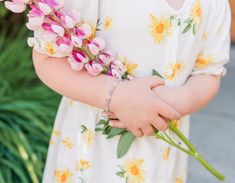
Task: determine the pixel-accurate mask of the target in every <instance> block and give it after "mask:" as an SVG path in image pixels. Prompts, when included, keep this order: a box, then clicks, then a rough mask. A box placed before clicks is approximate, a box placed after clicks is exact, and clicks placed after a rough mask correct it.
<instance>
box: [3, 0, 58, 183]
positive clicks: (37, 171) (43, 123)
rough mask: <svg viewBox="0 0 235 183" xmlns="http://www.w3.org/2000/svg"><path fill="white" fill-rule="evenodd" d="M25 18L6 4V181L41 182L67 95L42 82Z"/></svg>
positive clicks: (4, 108) (4, 175)
mask: <svg viewBox="0 0 235 183" xmlns="http://www.w3.org/2000/svg"><path fill="white" fill-rule="evenodd" d="M24 20H25V16H24V15H17V16H15V15H12V14H11V13H9V12H8V11H5V10H4V8H3V6H2V4H1V2H0V183H39V182H41V178H42V173H43V168H44V164H45V159H46V154H47V150H48V144H49V139H50V134H51V131H52V127H53V123H54V118H55V114H56V111H57V108H58V105H59V101H60V98H61V96H59V95H57V94H56V93H55V92H53V91H52V90H50V89H49V88H47V87H46V86H45V85H43V84H42V83H41V82H40V81H39V79H38V78H37V76H36V74H35V71H34V68H33V65H32V57H31V52H32V49H31V48H29V47H28V46H27V37H28V36H30V34H32V33H30V32H28V31H27V30H26V28H25V24H24Z"/></svg>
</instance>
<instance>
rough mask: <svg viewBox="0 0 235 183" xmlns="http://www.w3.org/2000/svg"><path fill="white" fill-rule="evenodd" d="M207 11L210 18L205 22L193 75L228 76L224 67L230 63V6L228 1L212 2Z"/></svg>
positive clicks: (214, 0)
mask: <svg viewBox="0 0 235 183" xmlns="http://www.w3.org/2000/svg"><path fill="white" fill-rule="evenodd" d="M204 11H205V9H204ZM206 11H207V12H206V13H207V14H208V16H207V17H208V18H207V19H206V20H205V21H206V22H204V23H205V29H204V32H203V35H202V38H201V39H202V40H201V42H202V43H201V45H202V46H201V50H200V52H199V53H198V55H197V58H196V60H195V64H194V68H193V71H192V72H191V74H192V75H196V74H211V75H221V76H224V75H225V74H226V68H225V67H224V65H225V64H226V63H227V62H228V61H229V55H230V27H231V9H230V5H229V2H228V0H211V2H210V3H209V7H207V8H206ZM204 13H205V12H204Z"/></svg>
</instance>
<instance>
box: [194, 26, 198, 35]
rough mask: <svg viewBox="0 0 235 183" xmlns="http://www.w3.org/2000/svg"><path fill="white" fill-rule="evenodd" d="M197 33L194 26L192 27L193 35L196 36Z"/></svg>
mask: <svg viewBox="0 0 235 183" xmlns="http://www.w3.org/2000/svg"><path fill="white" fill-rule="evenodd" d="M196 33H197V27H196V24H194V25H193V35H196Z"/></svg>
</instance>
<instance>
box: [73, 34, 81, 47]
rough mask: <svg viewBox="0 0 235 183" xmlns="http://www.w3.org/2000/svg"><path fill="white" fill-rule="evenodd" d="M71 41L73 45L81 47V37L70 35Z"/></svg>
mask: <svg viewBox="0 0 235 183" xmlns="http://www.w3.org/2000/svg"><path fill="white" fill-rule="evenodd" d="M71 41H72V43H73V45H74V46H76V47H78V48H81V47H82V39H81V38H79V37H78V36H76V35H71Z"/></svg>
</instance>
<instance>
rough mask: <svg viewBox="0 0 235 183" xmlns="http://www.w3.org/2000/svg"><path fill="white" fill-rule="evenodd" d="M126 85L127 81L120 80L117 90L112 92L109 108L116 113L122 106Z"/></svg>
mask: <svg viewBox="0 0 235 183" xmlns="http://www.w3.org/2000/svg"><path fill="white" fill-rule="evenodd" d="M125 85H126V81H120V82H119V84H118V86H117V87H116V89H115V91H114V92H113V94H112V97H111V100H110V103H109V109H110V111H111V112H113V113H115V111H116V110H117V109H118V108H119V106H120V103H121V102H120V101H121V100H120V99H121V98H123V94H124V92H125Z"/></svg>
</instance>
